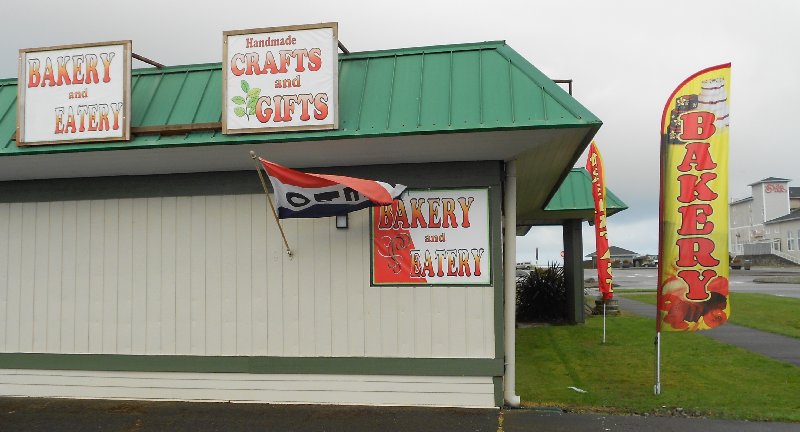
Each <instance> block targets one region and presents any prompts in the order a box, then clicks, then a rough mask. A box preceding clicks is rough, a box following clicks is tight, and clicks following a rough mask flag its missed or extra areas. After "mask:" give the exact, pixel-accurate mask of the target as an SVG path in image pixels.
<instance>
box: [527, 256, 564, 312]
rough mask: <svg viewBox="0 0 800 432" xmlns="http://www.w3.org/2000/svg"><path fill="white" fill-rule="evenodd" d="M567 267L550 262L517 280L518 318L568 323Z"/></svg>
mask: <svg viewBox="0 0 800 432" xmlns="http://www.w3.org/2000/svg"><path fill="white" fill-rule="evenodd" d="M566 311H567V288H566V285H565V283H564V268H563V267H561V266H560V265H558V264H555V263H550V264H548V266H547V268H534V269H533V270H531V272H530V274H528V276H526V277H521V278H518V279H517V321H519V322H564V321H566V318H567V315H566Z"/></svg>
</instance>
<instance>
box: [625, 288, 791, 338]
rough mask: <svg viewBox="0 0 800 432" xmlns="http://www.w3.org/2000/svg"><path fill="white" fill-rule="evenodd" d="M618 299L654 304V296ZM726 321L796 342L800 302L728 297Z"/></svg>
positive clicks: (746, 295)
mask: <svg viewBox="0 0 800 432" xmlns="http://www.w3.org/2000/svg"><path fill="white" fill-rule="evenodd" d="M622 295H623V296H624V297H625V298H629V299H631V300H637V301H640V302H645V303H650V304H656V295H655V292H652V293H649V294H622ZM729 321H730V322H732V323H734V324H738V325H741V326H745V327H750V328H754V329H758V330H763V331H768V332H770V333H777V334H782V335H784V336H790V337H795V338H800V299H798V298H791V297H778V296H774V295H769V294H753V293H731V315H730V318H729Z"/></svg>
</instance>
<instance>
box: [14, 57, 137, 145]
mask: <svg viewBox="0 0 800 432" xmlns="http://www.w3.org/2000/svg"><path fill="white" fill-rule="evenodd" d="M130 83H131V41H117V42H101V43H92V44H80V45H64V46H56V47H48V48H29V49H21V50H20V51H19V77H18V81H17V92H18V94H17V113H18V114H17V145H20V146H25V145H43V144H62V143H70V142H91V141H115V140H128V139H130V88H131V85H130Z"/></svg>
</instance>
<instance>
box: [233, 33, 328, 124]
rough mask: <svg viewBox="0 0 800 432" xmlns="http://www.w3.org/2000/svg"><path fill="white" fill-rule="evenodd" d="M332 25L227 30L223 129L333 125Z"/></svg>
mask: <svg viewBox="0 0 800 432" xmlns="http://www.w3.org/2000/svg"><path fill="white" fill-rule="evenodd" d="M337 29H338V27H337V24H336V23H324V24H314V25H302V26H290V27H273V28H265V29H252V30H236V31H227V32H225V33H224V37H223V51H224V53H223V68H222V72H223V73H222V77H223V78H222V79H223V83H222V89H223V98H222V112H223V114H222V131H223V133H230V134H235V133H253V132H278V131H289V130H310V129H336V128H337V127H338V121H339V118H338V95H337V91H338V85H339V80H338V74H337V72H338V60H337V54H338V51H337V47H338V36H337Z"/></svg>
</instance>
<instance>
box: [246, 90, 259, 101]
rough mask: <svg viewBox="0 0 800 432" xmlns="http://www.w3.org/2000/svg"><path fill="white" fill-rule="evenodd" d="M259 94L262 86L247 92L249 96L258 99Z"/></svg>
mask: <svg viewBox="0 0 800 432" xmlns="http://www.w3.org/2000/svg"><path fill="white" fill-rule="evenodd" d="M259 96H261V89H260V88H251V89H250V91H249V92H247V97H248V98H255V99H258V97H259Z"/></svg>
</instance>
